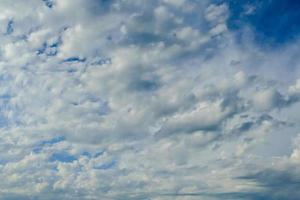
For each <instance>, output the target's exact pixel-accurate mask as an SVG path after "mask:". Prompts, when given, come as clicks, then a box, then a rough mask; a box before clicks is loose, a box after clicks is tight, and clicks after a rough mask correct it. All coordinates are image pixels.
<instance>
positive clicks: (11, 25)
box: [6, 20, 14, 35]
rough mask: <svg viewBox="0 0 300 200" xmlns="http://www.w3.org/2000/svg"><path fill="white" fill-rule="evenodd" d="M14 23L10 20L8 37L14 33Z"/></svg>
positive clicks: (7, 27) (7, 31) (7, 28)
mask: <svg viewBox="0 0 300 200" xmlns="http://www.w3.org/2000/svg"><path fill="white" fill-rule="evenodd" d="M13 25H14V21H13V20H9V21H8V23H7V26H6V35H10V34H12V33H13V32H14V27H13Z"/></svg>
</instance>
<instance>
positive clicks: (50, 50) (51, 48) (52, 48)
mask: <svg viewBox="0 0 300 200" xmlns="http://www.w3.org/2000/svg"><path fill="white" fill-rule="evenodd" d="M58 47H59V42H57V43H54V44H51V45H48V44H47V43H43V45H42V47H41V48H39V49H38V50H37V54H38V55H41V54H45V55H46V56H56V55H57V52H58V50H57V48H58Z"/></svg>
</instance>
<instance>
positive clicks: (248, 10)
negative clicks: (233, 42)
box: [218, 0, 300, 46]
mask: <svg viewBox="0 0 300 200" xmlns="http://www.w3.org/2000/svg"><path fill="white" fill-rule="evenodd" d="M218 2H220V3H221V2H225V3H227V4H228V5H229V10H230V13H231V15H230V17H229V19H228V21H227V24H228V27H229V29H231V30H233V31H236V32H237V33H238V34H237V36H238V37H241V36H243V34H241V33H242V31H243V29H244V28H245V27H250V29H251V30H252V32H253V39H254V41H255V42H257V43H258V44H260V45H263V46H265V45H267V46H280V45H282V44H286V43H288V42H292V41H295V40H297V39H298V38H299V36H300V20H299V19H300V1H298V0H266V1H261V0H240V1H235V0H221V1H218Z"/></svg>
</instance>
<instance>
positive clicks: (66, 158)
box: [49, 152, 77, 163]
mask: <svg viewBox="0 0 300 200" xmlns="http://www.w3.org/2000/svg"><path fill="white" fill-rule="evenodd" d="M75 160H77V157H76V156H74V155H71V154H69V153H67V152H56V153H53V154H52V155H51V156H50V157H49V161H50V162H56V161H58V162H66V163H70V162H73V161H75Z"/></svg>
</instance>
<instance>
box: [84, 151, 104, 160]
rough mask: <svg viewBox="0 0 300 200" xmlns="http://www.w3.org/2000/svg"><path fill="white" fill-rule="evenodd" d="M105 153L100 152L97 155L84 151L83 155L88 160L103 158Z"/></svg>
mask: <svg viewBox="0 0 300 200" xmlns="http://www.w3.org/2000/svg"><path fill="white" fill-rule="evenodd" d="M104 152H105V151H98V152H96V153H92V152H88V151H84V152H83V153H82V154H81V155H82V156H86V157H88V158H97V157H99V156H102V155H103V154H104Z"/></svg>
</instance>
